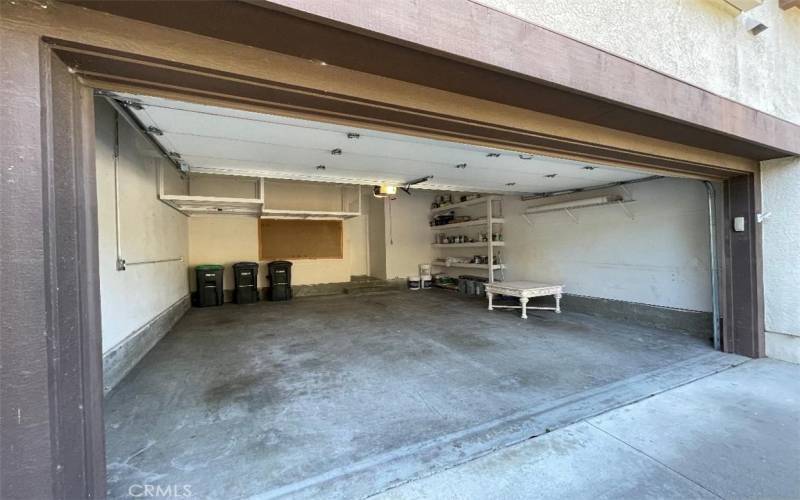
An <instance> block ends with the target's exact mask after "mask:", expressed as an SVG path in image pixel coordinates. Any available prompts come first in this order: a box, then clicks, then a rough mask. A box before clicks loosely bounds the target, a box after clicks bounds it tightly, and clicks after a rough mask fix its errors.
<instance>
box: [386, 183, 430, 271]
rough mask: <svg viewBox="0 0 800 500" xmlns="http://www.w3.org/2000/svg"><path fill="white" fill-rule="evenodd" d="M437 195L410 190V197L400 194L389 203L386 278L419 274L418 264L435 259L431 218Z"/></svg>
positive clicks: (387, 205)
mask: <svg viewBox="0 0 800 500" xmlns="http://www.w3.org/2000/svg"><path fill="white" fill-rule="evenodd" d="M434 196H435V193H434V192H433V191H425V190H417V191H413V190H412V191H411V196H408V195H406V194H405V193H398V195H397V198H396V199H394V200H392V201H391V202H386V206H385V209H384V215H385V230H386V231H385V232H386V235H385V236H386V237H385V244H386V277H387V279H396V278H403V279H404V278H407V277H408V276H418V275H419V265H420V264H423V263H429V262H431V260H433V248H432V247H431V242H432V241H433V236H432V233H431V229H430V226H429V225H428V216H429V213H430V209H431V203H432V202H433V199H434Z"/></svg>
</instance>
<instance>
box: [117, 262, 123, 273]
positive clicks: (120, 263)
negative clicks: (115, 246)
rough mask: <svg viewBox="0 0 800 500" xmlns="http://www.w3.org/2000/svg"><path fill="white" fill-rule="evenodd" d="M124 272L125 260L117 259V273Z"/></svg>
mask: <svg viewBox="0 0 800 500" xmlns="http://www.w3.org/2000/svg"><path fill="white" fill-rule="evenodd" d="M124 270H125V259H117V271H124Z"/></svg>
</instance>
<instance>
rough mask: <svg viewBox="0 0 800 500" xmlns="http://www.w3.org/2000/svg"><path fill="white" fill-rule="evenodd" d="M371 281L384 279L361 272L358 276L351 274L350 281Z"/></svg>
mask: <svg viewBox="0 0 800 500" xmlns="http://www.w3.org/2000/svg"><path fill="white" fill-rule="evenodd" d="M370 281H383V280H381V279H379V278H373V277H372V276H369V275H366V274H359V275H357V276H350V283H362V282H370Z"/></svg>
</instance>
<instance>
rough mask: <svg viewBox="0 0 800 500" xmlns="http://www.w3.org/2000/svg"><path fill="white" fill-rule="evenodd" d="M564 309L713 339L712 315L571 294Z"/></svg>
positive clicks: (563, 299)
mask: <svg viewBox="0 0 800 500" xmlns="http://www.w3.org/2000/svg"><path fill="white" fill-rule="evenodd" d="M561 309H562V310H563V311H568V312H578V313H584V314H592V315H595V316H600V317H604V318H608V319H614V320H619V321H630V322H633V323H636V324H639V325H643V326H652V327H656V328H666V329H670V330H679V331H682V332H686V333H688V334H690V335H692V336H694V337H698V338H702V339H704V340H706V339H711V338H712V336H713V330H712V325H713V317H712V314H711V313H710V312H703V311H688V310H685V309H672V308H669V307H659V306H652V305H648V304H638V303H635V302H626V301H622V300H611V299H602V298H597V297H586V296H583V295H570V294H564V297H563V298H562V300H561Z"/></svg>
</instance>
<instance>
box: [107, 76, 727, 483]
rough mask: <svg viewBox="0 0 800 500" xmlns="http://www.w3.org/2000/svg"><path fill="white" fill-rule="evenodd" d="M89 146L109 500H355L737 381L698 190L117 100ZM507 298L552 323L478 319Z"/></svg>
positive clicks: (156, 102)
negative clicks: (716, 302)
mask: <svg viewBox="0 0 800 500" xmlns="http://www.w3.org/2000/svg"><path fill="white" fill-rule="evenodd" d="M95 127H96V175H97V203H98V217H99V220H98V235H99V259H100V293H101V305H102V338H103V359H104V385H105V390H106V393H107V394H106V399H105V425H106V449H107V469H108V486H109V493H110V495H111V496H112V497H116V496H122V495H124V494H126V492H127V491H128V488H129V486H130V485H131V484H146V483H148V482H153V481H154V480H156V479H157V480H158V481H160V482H162V483H170V484H192V485H193V492H194V493H195V494H198V495H200V496H211V497H217V496H227V497H241V496H250V495H255V494H261V495H265V496H266V497H272V496H279V495H282V494H301V496H302V495H311V494H326V495H336V494H340V495H343V496H351V497H352V496H366V495H369V494H372V493H375V492H377V491H381V490H383V489H385V488H387V487H390V486H391V485H393V484H398V483H400V482H403V481H407V480H409V479H411V478H413V477H419V476H423V475H426V474H429V473H430V472H431V471H432V470H436V469H438V468H444V467H448V466H452V465H454V464H456V463H461V462H464V461H466V460H469V459H470V458H471V457H475V456H479V455H481V454H484V453H486V452H487V451H489V450H492V449H496V448H498V447H501V446H506V445H509V444H512V443H515V442H518V441H520V440H523V439H528V438H530V437H533V436H536V435H540V434H543V433H546V432H548V431H549V430H552V429H554V428H557V427H559V426H562V425H566V424H568V423H572V422H574V421H576V420H579V419H581V418H586V417H588V416H591V415H595V414H598V413H601V412H603V411H606V410H608V409H610V408H614V407H616V406H620V405H622V404H625V403H628V402H631V401H635V400H637V399H641V398H644V397H647V396H649V395H652V394H654V393H657V392H660V391H663V390H666V389H668V388H670V387H674V386H676V385H680V384H683V383H686V382H687V381H689V380H693V379H695V378H697V377H700V376H703V375H706V374H709V373H713V372H715V371H717V370H720V369H722V367H725V366H730V365H731V364H733V363H736V362H738V361H737V360H738V359H739V358H738V357H736V356H732V355H727V354H723V353H721V352H719V351H718V350H715V348H714V337H715V332H714V329H713V328H712V325H713V324H714V321H713V314H714V312H713V308H712V303H713V300H712V294H713V287H712V277H711V276H712V272H711V269H712V263H711V258H712V257H711V251H710V249H711V248H712V242H711V241H710V240H711V234H713V233H712V231H710V227H709V220H710V217H709V207H710V206H713V203H714V201H713V200H714V199H713V198H711V200H712V202H711V204H710V203H709V194H708V190H707V186H706V185H704V183H703V182H702V180H701V179H697V178H678V177H664V176H661V175H654V174H653V172H648V171H644V170H639V169H635V168H619V167H612V166H606V165H602V164H595V163H587V162H579V161H575V160H571V159H566V158H556V157H546V156H541V155H532V154H529V153H526V152H524V151H511V150H502V149H494V148H489V147H484V146H476V145H470V144H467V143H458V142H448V141H443V140H438V139H430V138H425V137H421V136H412V135H403V134H398V133H395V132H387V131H379V130H371V129H366V128H359V127H352V126H348V125H344V124H335V123H323V122H316V121H311V120H307V119H300V118H295V117H288V116H278V115H271V114H263V113H256V112H251V111H243V110H236V109H230V108H222V107H216V106H210V105H205V104H198V103H192V102H186V101H179V100H174V99H165V98H159V97H151V96H145V95H134V94H122V93H116V94H112V93H108V92H100V93H98V94H97V95H96V97H95ZM376 191H377V192H378V195H377V196H376ZM395 191H396V192H395ZM381 192H383V193H386V192H393V194H390V195H388V196H384V195H383V194H381ZM712 215H713V214H712ZM712 218H713V217H712ZM434 221H436V222H439V223H444V222H449V223H450V224H448V225H447V226H449V227H446V226H445V225H432V224H434ZM490 228H491V229H490ZM275 260H287V261H291V262H292V270H291V273H292V292H293V298H292V299H291V300H288V301H269V300H264V299H266V298H267V297H268V296H269V295H270V292H269V290H268V289H267V286H268V280H267V276H266V275H267V264H268V263H269V262H271V261H275ZM237 262H256V263H258V277H257V288H258V289H259V296H260V299H261V300H258V301H257V302H255V303H252V304H236V303H233V302H232V300H233V299H234V276H233V267H232V266H233V264H234V263H237ZM203 264H220V265H223V266H224V275H223V290H224V300H225V304H224V305H222V306H216V307H192V294H193V293H195V292H196V289H197V284H196V280H195V267H196V266H198V265H203ZM420 265H423V266H425V265H427V266H430V267H431V275H432V277H431V279H430V287H428V286H425V283H426V282H427V281H428V280H426V279H425V278H424V276H423V277H422V280H421V282H422V283H421V284H420V286H419V289H417V288H416V287H414V289H411V288H409V286H411V285H410V283H409V282H413V281H414V279H416V278H419V277H420V275H421V272H420ZM425 272H427V271H425V270H424V269H423V272H422V274H424V273H425ZM460 276H472V277H475V278H474V281H472V282H471V283H468V280H466V279H463V278H462V280H461V281H460V282H459V279H458V278H459V277H460ZM518 280H528V281H535V282H539V283H546V284H557V285H563V287H564V289H563V292H564V294H563V297H562V298H561V312H560V313H556V312H554V311H550V310H537V309H532V310H530V311H528V317H527V319H522V318H521V317H520V311H519V310H518V309H511V310H503V309H500V310H494V311H488V310H487V300H486V297H485V296H483V294H482V290H483V289H482V286H483V285H484V283H483V281H487V282H497V283H502V282H513V281H518ZM459 283H460V286H461V289H460V290H459ZM467 284H469V286H470V287H471V289H470V290H467ZM464 292H469V293H464ZM195 300H196V299H195ZM553 300H554V299H553V297H541V298H536V299H532V300H531V302H530V303H529V305H530V306H532V307H534V308H535V307H544V308H550V307H552V306H553ZM497 302H498V304H506V305H510V304H516V299H513V298H506V299H505V300H504V299H503V298H498V300H497ZM718 342H719V338H718V334H717V343H718Z"/></svg>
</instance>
